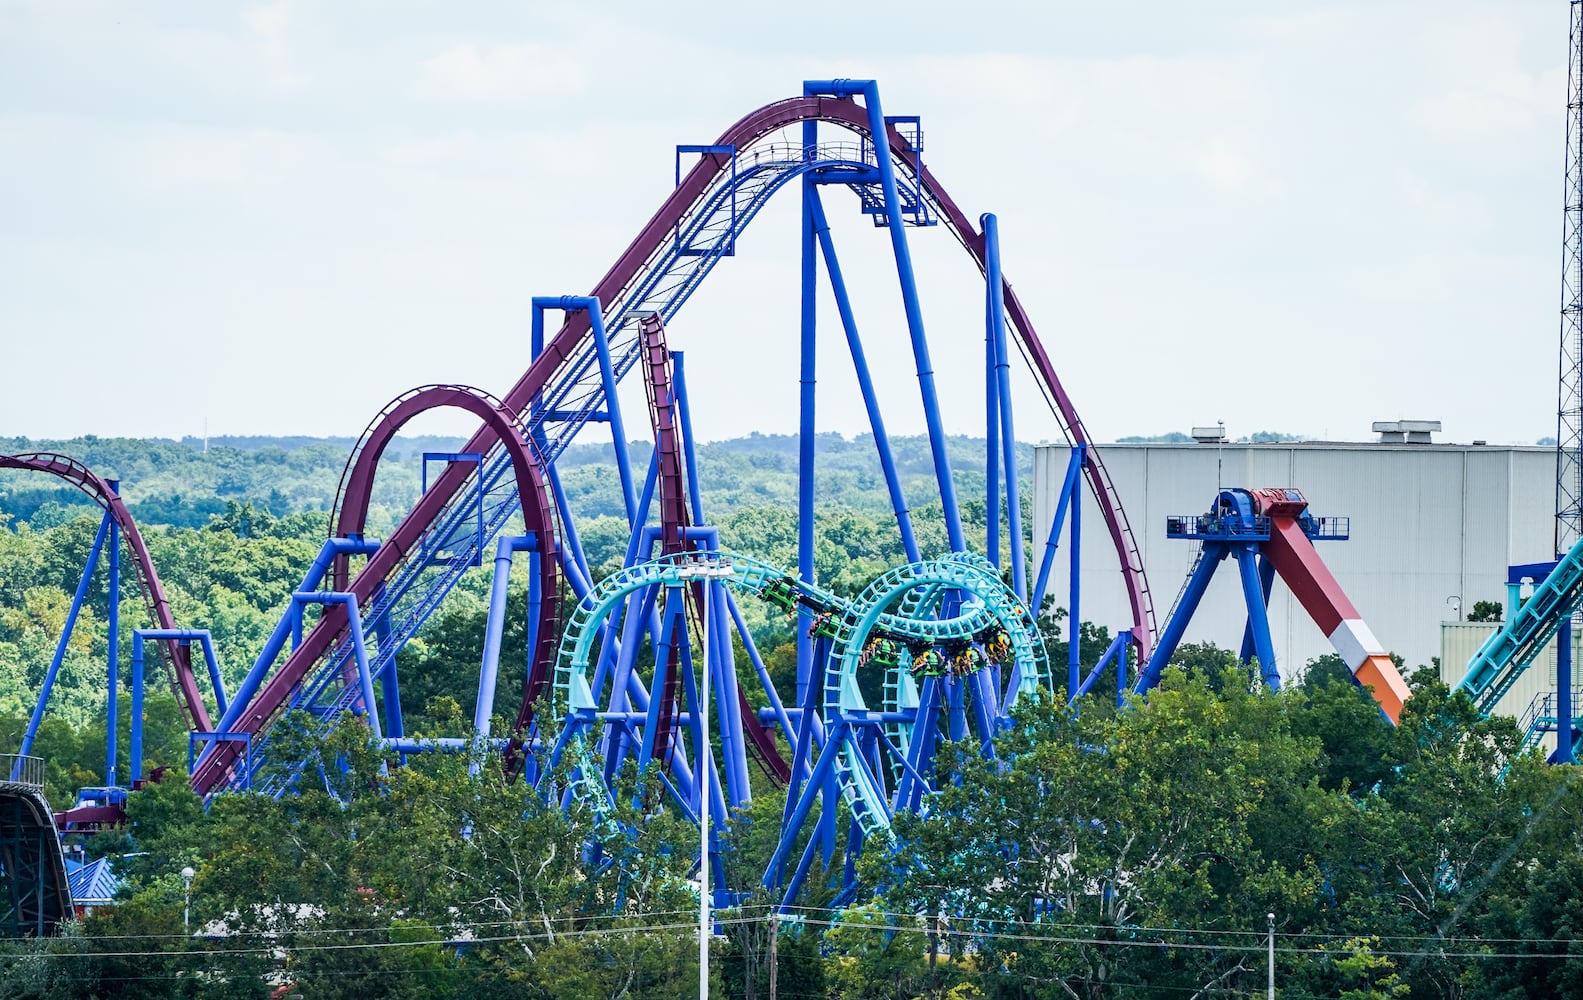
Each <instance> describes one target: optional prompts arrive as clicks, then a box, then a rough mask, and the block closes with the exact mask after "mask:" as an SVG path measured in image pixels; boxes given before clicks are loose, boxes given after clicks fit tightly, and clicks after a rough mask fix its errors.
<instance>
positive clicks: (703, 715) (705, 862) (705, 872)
mask: <svg viewBox="0 0 1583 1000" xmlns="http://www.w3.org/2000/svg"><path fill="white" fill-rule="evenodd" d="M712 589H714V581H713V580H712V579H707V578H706V579H705V580H704V586H703V595H704V601H703V611H702V617H703V627H702V628H700V629H699V630H698V651H699V657H698V658H699V660H701V661H702V663H703V677H702V684H701V685H700V688H701V690H700V691H699V694H698V714H699V716H700V721H699V726H698V767H697V770H696V771H695V773H694V774H695V776H694V781H696V782H697V785H698V1000H709V936H710V931H711V928H710V926H709V754H710V751H709V628H710V621H709V597H710V593H709V592H710V591H711V590H712Z"/></svg>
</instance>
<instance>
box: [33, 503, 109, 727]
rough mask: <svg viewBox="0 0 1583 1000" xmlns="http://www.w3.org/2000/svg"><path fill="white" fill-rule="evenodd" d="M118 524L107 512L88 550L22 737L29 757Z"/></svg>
mask: <svg viewBox="0 0 1583 1000" xmlns="http://www.w3.org/2000/svg"><path fill="white" fill-rule="evenodd" d="M114 524H115V519H114V518H113V517H111V516H110V514H109V512H106V513H105V515H104V519H103V520H102V521H100V522H99V532H98V534H96V535H94V538H93V547H92V548H90V549H89V550H88V560H87V562H86V563H84V564H83V568H82V576H81V577H79V578H78V580H77V590H76V592H75V593H74V594H73V595H72V599H71V609H70V610H68V611H67V612H66V621H65V624H63V625H62V626H61V630H60V639H59V640H58V641H57V642H56V643H55V655H53V656H51V657H50V661H49V669H48V670H46V671H45V672H44V684H43V686H41V687H40V688H39V693H38V700H37V701H35V702H34V703H33V715H32V717H31V718H29V719H28V724H27V731H26V732H25V733H23V734H22V753H23V755H26V754H28V753H30V752H31V751H32V749H33V740H34V738H35V737H37V736H38V727H39V723H41V722H43V721H44V708H45V706H46V705H48V704H49V695H50V692H51V691H52V690H53V689H54V687H55V677H56V676H57V675H58V674H59V673H60V665H61V662H62V661H63V660H65V658H66V646H67V644H68V643H69V642H71V631H72V629H73V628H74V627H76V625H77V615H78V614H79V613H80V612H81V611H82V602H83V600H84V599H85V598H87V596H88V585H89V583H91V582H92V580H93V571H94V569H95V568H97V567H98V565H99V553H100V552H102V551H103V550H104V542H105V539H106V538H107V537H109V534H110V528H111V527H112V526H113V525H114Z"/></svg>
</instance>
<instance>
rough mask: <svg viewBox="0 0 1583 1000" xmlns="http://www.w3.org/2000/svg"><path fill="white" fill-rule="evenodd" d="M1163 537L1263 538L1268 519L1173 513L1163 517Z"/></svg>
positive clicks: (1267, 533) (1267, 534)
mask: <svg viewBox="0 0 1583 1000" xmlns="http://www.w3.org/2000/svg"><path fill="white" fill-rule="evenodd" d="M1165 537H1167V538H1188V539H1206V540H1207V539H1217V538H1236V539H1239V540H1243V541H1247V540H1250V539H1251V540H1258V539H1264V538H1269V537H1270V519H1269V518H1267V517H1263V516H1258V517H1254V518H1253V519H1252V520H1251V521H1248V520H1244V519H1243V518H1240V517H1218V516H1216V515H1214V514H1175V515H1170V516H1168V517H1166V519H1165Z"/></svg>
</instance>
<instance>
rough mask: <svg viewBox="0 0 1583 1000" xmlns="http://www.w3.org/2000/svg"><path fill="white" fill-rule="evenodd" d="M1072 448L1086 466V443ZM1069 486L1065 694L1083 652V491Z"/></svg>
mask: <svg viewBox="0 0 1583 1000" xmlns="http://www.w3.org/2000/svg"><path fill="white" fill-rule="evenodd" d="M1076 451H1077V453H1078V454H1079V455H1080V456H1081V458H1080V459H1079V463H1078V468H1080V469H1081V468H1082V466H1083V465H1086V464H1087V462H1088V445H1086V444H1080V445H1078V446H1077V448H1076ZM1073 489H1074V491H1073V493H1072V533H1071V535H1070V536H1068V538H1067V540H1066V543H1067V545H1069V546H1070V547H1071V549H1072V551H1071V552H1070V553H1068V555H1069V556H1070V559H1071V563H1070V566H1071V569H1070V579H1068V580H1067V586H1068V587H1069V588H1070V592H1069V593H1070V596H1069V597H1068V600H1067V604H1068V607H1067V617H1066V621H1067V624H1068V625H1069V626H1070V628H1069V629H1068V630H1067V638H1066V690H1067V692H1068V693H1070V692H1072V691H1076V690H1077V675H1078V670H1079V668H1080V667H1081V665H1082V652H1083V649H1082V646H1083V643H1082V637H1083V617H1082V600H1081V598H1082V593H1083V591H1082V579H1083V575H1082V558H1081V556H1082V551H1083V493H1082V491H1081V490H1079V489H1077V488H1076V487H1075V486H1074V488H1073Z"/></svg>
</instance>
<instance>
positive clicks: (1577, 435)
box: [1555, 0, 1583, 556]
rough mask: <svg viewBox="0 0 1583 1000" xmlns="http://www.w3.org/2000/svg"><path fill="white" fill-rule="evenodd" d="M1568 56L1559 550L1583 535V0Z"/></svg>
mask: <svg viewBox="0 0 1583 1000" xmlns="http://www.w3.org/2000/svg"><path fill="white" fill-rule="evenodd" d="M1571 8H1572V10H1571V19H1570V20H1571V30H1570V34H1569V46H1568V49H1569V51H1568V59H1567V133H1566V144H1567V152H1566V221H1565V224H1564V226H1563V237H1564V239H1563V246H1562V268H1561V352H1560V354H1561V373H1560V382H1559V389H1558V392H1557V395H1556V526H1555V546H1556V548H1555V550H1556V554H1557V555H1558V556H1559V555H1561V554H1562V553H1565V552H1567V551H1568V550H1569V549H1571V547H1572V545H1573V544H1574V543H1576V542H1577V540H1578V538H1579V537H1580V536H1583V0H1572V2H1571Z"/></svg>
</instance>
